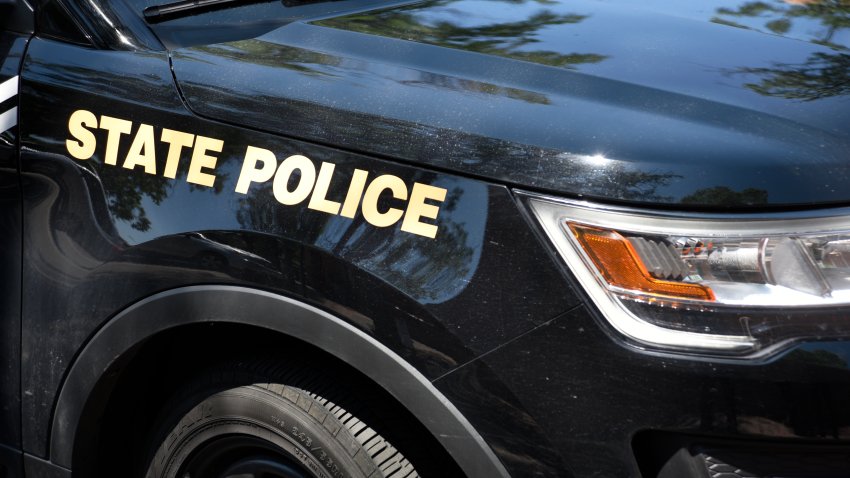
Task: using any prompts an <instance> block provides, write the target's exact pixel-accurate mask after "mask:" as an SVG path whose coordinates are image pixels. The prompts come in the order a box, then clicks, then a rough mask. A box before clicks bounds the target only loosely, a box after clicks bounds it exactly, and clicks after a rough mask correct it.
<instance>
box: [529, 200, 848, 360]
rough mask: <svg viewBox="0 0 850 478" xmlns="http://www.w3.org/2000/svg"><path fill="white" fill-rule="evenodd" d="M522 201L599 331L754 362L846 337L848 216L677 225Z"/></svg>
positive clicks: (596, 208)
mask: <svg viewBox="0 0 850 478" xmlns="http://www.w3.org/2000/svg"><path fill="white" fill-rule="evenodd" d="M521 197H522V198H523V201H524V202H525V203H526V205H528V206H529V208H530V210H531V211H532V213H533V215H534V216H535V217H536V219H537V220H538V221H539V222H540V224H541V225H542V227H543V229H544V230H545V232H546V235H547V236H548V237H549V239H550V240H551V241H552V243H553V244H554V245H555V247H556V248H557V250H558V252H559V253H560V254H561V256H562V257H563V259H564V261H565V262H566V265H567V266H568V267H569V269H570V270H571V271H572V272H573V274H574V275H575V276H576V278H577V279H578V281H579V282H580V283H581V285H582V287H583V288H584V289H585V291H586V292H587V293H588V294H589V295H590V298H591V299H592V300H593V302H594V303H595V304H596V306H597V307H598V308H599V309H600V311H601V312H602V314H603V315H604V316H605V318H606V319H607V320H608V322H610V324H611V325H612V326H613V327H614V328H615V329H616V330H617V331H619V332H620V333H622V334H623V335H625V336H626V337H628V338H629V339H631V340H632V341H635V342H637V343H638V344H641V345H643V346H646V347H649V348H658V349H665V350H673V351H684V352H692V353H698V354H702V355H712V356H718V355H722V356H727V357H728V356H731V357H746V358H756V357H764V356H765V355H767V354H770V353H773V352H776V351H778V350H780V349H781V348H783V347H785V346H787V345H789V344H791V343H793V342H794V341H797V340H802V339H810V340H821V339H827V338H838V337H850V314H848V312H850V210H847V209H844V210H830V211H827V212H823V211H820V212H818V213H817V214H815V213H811V212H808V213H783V214H763V215H752V214H748V215H716V214H684V213H676V212H669V211H644V210H635V209H627V208H615V207H608V206H600V205H594V204H590V203H586V202H578V201H567V200H562V199H554V198H548V197H543V196H536V195H530V194H524V193H521Z"/></svg>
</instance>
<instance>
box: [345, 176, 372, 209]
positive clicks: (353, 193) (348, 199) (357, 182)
mask: <svg viewBox="0 0 850 478" xmlns="http://www.w3.org/2000/svg"><path fill="white" fill-rule="evenodd" d="M368 177H369V173H368V172H367V171H364V170H362V169H355V170H354V174H352V175H351V183H350V184H349V185H348V194H346V195H345V202H343V203H342V211H341V212H340V213H339V214H340V215H341V216H344V217H350V218H353V217H354V215H355V214H357V206H359V205H360V198H361V197H362V196H363V189H364V188H365V187H366V178H368Z"/></svg>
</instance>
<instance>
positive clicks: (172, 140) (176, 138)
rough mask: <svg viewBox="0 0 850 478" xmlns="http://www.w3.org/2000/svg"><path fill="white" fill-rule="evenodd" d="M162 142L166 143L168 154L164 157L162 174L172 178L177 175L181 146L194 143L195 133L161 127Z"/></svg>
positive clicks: (188, 145)
mask: <svg viewBox="0 0 850 478" xmlns="http://www.w3.org/2000/svg"><path fill="white" fill-rule="evenodd" d="M162 142H163V143H168V156H166V158H165V171H163V172H162V175H163V176H165V177H166V178H171V179H174V178H175V177H176V176H177V165H178V164H179V163H180V155H181V154H182V153H183V148H189V147H191V146H192V144H194V143H195V135H194V134H189V133H184V132H182V131H174V130H173V129H167V128H163V130H162Z"/></svg>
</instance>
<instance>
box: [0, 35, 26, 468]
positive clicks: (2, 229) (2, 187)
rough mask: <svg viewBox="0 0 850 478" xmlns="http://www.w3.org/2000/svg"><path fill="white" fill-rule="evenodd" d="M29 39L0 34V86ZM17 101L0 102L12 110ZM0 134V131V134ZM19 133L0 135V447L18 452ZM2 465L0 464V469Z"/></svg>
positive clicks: (0, 461)
mask: <svg viewBox="0 0 850 478" xmlns="http://www.w3.org/2000/svg"><path fill="white" fill-rule="evenodd" d="M28 37H29V36H28V35H25V34H14V33H0V58H2V59H3V60H2V63H0V83H5V82H7V81H13V82H14V80H13V78H14V77H16V76H17V75H18V69H19V68H20V64H21V58H22V57H23V53H24V49H25V48H26V44H27V40H28ZM17 100H18V96H17V95H15V96H12V97H11V98H8V99H6V100H5V101H3V102H0V113H5V112H7V111H10V110H12V109H13V108H15V107H16V105H17ZM0 129H2V128H0ZM17 147H18V128H17V126H13V127H12V128H11V129H8V130H6V131H0V284H2V293H0V318H2V321H0V364H2V365H0V446H3V445H5V446H8V447H16V448H17V447H20V443H21V422H20V412H19V410H20V406H21V388H20V374H19V370H20V362H21V347H20V343H21V342H20V333H21V332H20V330H21V322H20V318H21V250H22V249H21V235H22V223H21V188H20V181H19V178H18V148H17ZM4 461H5V459H4V458H0V465H2V464H6V463H4Z"/></svg>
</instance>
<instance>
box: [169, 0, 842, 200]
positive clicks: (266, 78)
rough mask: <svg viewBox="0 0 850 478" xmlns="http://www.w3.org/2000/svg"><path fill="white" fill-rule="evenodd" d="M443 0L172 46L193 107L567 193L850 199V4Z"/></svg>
mask: <svg viewBox="0 0 850 478" xmlns="http://www.w3.org/2000/svg"><path fill="white" fill-rule="evenodd" d="M689 3H696V2H677V1H665V2H661V1H646V2H641V4H640V5H635V4H633V2H626V1H618V0H610V1H592V0H587V1H570V2H566V1H564V2H555V1H551V0H546V1H544V0H528V1H523V0H512V1H507V0H503V1H481V0H438V1H428V2H419V3H414V4H406V5H396V6H393V7H390V8H382V9H377V10H374V9H373V10H368V11H365V12H359V13H354V14H351V13H349V14H345V15H343V16H333V15H332V16H330V17H325V18H321V19H306V20H299V21H293V22H290V23H287V24H285V25H281V26H275V27H274V28H272V29H271V30H270V31H267V32H264V33H263V34H261V35H256V36H252V37H251V38H244V39H239V40H235V41H228V42H225V43H214V44H207V45H194V46H190V47H182V48H176V49H174V50H173V51H172V59H173V68H174V72H175V76H176V78H177V81H178V85H179V87H180V88H181V90H182V92H183V95H184V97H185V99H186V101H187V103H188V105H189V106H190V108H191V109H192V110H194V111H195V112H196V113H197V114H200V115H203V116H207V117H211V118H216V119H219V120H222V121H225V122H230V123H234V124H239V125H244V126H247V127H251V128H255V129H259V130H263V131H269V132H273V133H277V134H282V135H286V136H289V137H294V138H299V139H305V140H308V141H315V142H321V143H323V144H330V145H334V146H337V147H339V148H342V149H346V150H349V151H353V152H358V153H366V154H370V155H375V156H379V157H384V158H389V159H393V160H397V161H404V162H409V163H414V164H419V165H423V166H431V167H436V168H439V169H442V170H448V171H453V172H458V173H462V174H465V175H471V176H476V177H480V178H484V179H487V180H492V181H498V182H503V183H507V184H509V185H512V186H516V187H520V188H525V189H533V190H538V191H544V192H550V193H555V194H560V195H566V196H571V197H588V198H594V199H597V200H609V201H627V202H637V203H652V204H663V205H668V206H676V205H679V206H680V207H713V208H752V207H761V208H764V207H778V208H781V207H789V206H795V207H796V206H812V205H825V204H846V203H848V202H850V201H848V200H850V50H848V46H850V3H848V2H846V1H844V0H833V1H829V2H809V1H805V0H795V1H790V0H789V1H779V0H772V1H764V2H740V1H739V2H729V1H724V2H698V3H699V5H689Z"/></svg>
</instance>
